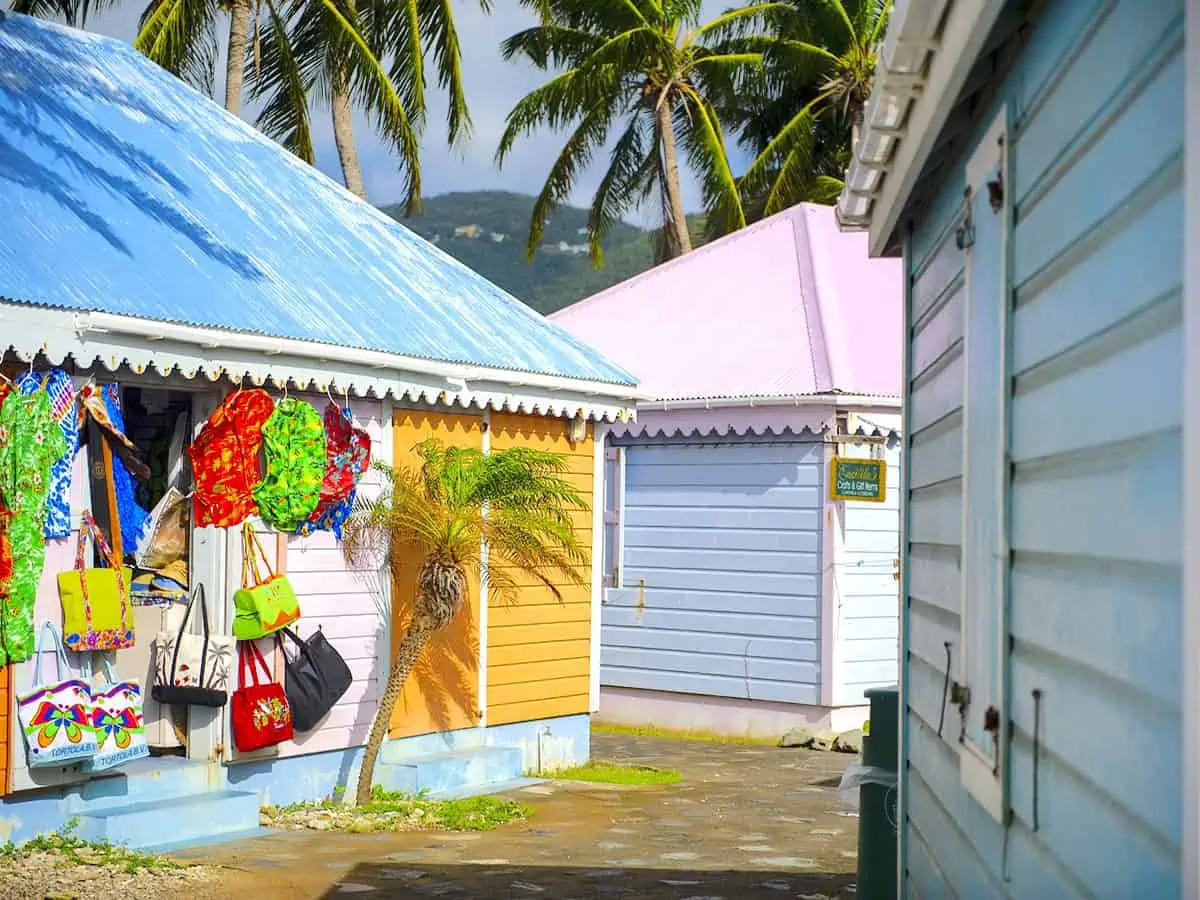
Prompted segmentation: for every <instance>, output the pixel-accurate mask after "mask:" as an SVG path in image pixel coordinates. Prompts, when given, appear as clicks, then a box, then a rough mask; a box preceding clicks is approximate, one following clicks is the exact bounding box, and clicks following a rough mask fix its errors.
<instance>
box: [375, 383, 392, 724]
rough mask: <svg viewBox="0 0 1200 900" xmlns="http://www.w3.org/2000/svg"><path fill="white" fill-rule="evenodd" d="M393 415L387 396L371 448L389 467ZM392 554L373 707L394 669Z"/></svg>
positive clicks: (383, 588)
mask: <svg viewBox="0 0 1200 900" xmlns="http://www.w3.org/2000/svg"><path fill="white" fill-rule="evenodd" d="M393 412H394V404H393V402H392V398H391V397H384V398H383V399H381V400H380V401H379V422H380V425H381V426H382V435H381V437H380V441H379V446H378V447H372V448H371V461H372V462H378V463H383V464H384V465H386V466H391V465H394V464H395V461H396V448H395V442H396V429H395V426H393V424H392V414H393ZM390 555H391V547H390V546H389V547H388V553H387V555H385V556H384V558H383V562H382V563H381V569H380V572H379V641H378V643H377V644H376V645H375V647H376V650H375V652H376V656H377V658H378V672H379V678H378V680H377V681H376V682H375V685H376V687H375V692H376V693H375V696H374V697H372V698H370V701H369V702H371V703H372V704H377V703H378V702H379V698H380V697H381V696H383V689H384V686H385V685H386V684H387V679H388V673H389V672H390V671H391V668H392V573H391V565H390V563H389V562H388V559H389V557H390Z"/></svg>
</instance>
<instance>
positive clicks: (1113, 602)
mask: <svg viewBox="0 0 1200 900" xmlns="http://www.w3.org/2000/svg"><path fill="white" fill-rule="evenodd" d="M1182 48H1183V2H1182V0H1153V2H1145V0H1117V2H1083V0H1057V2H1049V3H1047V4H1046V7H1045V11H1044V13H1043V14H1042V17H1041V20H1040V21H1038V22H1037V23H1036V26H1035V27H1034V28H1033V30H1032V31H1031V32H1030V33H1029V35H1028V43H1027V44H1026V47H1025V49H1024V52H1023V54H1022V57H1021V59H1020V61H1019V62H1018V63H1017V65H1016V68H1015V70H1014V71H1013V72H1012V73H1011V74H1010V75H1009V76H1008V78H1007V80H1006V82H1005V84H1004V85H1003V87H1002V88H1001V91H1000V94H1001V99H1002V100H1004V101H1007V102H1008V103H1009V104H1010V105H1011V107H1010V108H1011V109H1012V110H1013V117H1012V121H1014V122H1015V132H1014V133H1013V138H1012V140H1011V141H1010V145H1011V147H1012V152H1013V153H1014V157H1013V159H1014V162H1013V166H1014V169H1013V171H1014V181H1015V184H1013V185H1011V186H1008V190H1010V191H1011V192H1012V193H1011V196H1012V198H1013V199H1014V201H1015V203H1016V214H1015V223H1016V224H1015V233H1014V235H1013V237H1012V239H1011V247H1012V268H1013V278H1012V282H1013V287H1014V308H1013V311H1012V313H1011V318H1010V326H1009V327H1010V336H1011V355H1012V370H1013V375H1014V379H1013V382H1012V385H1011V391H1012V396H1011V401H1010V402H1011V453H1012V462H1013V469H1012V492H1011V543H1012V571H1011V598H1010V629H1011V645H1010V647H1011V649H1010V654H1009V659H1008V666H1009V671H1010V675H1009V677H1010V679H1011V681H1010V687H1011V698H1012V699H1011V705H1010V708H1009V709H1008V710H1006V711H1005V712H1006V713H1007V715H1008V716H1009V718H1010V719H1011V720H1012V723H1013V731H1014V738H1013V743H1012V749H1011V753H1012V763H1011V777H1012V782H1011V784H1012V807H1013V820H1012V824H1011V826H1010V827H1009V829H1008V834H1007V836H1006V835H1005V833H1004V830H1003V828H1002V826H1001V825H1000V824H999V823H997V822H996V821H995V820H993V819H992V818H991V817H990V816H989V815H988V814H987V813H986V812H985V811H984V810H983V809H982V808H981V807H980V806H979V805H978V804H977V803H976V802H975V801H974V800H973V799H972V798H971V797H970V796H969V795H968V794H967V793H966V792H965V791H964V790H963V789H962V787H961V783H960V779H959V773H958V762H957V736H958V728H959V724H958V715H957V710H956V709H955V708H953V707H951V706H950V705H949V704H945V705H943V697H944V693H943V688H944V680H943V679H944V676H945V666H946V658H945V649H944V644H943V642H947V641H948V642H950V643H951V644H952V645H957V644H958V642H959V640H960V638H959V625H960V612H961V608H962V606H961V604H962V598H961V588H960V581H959V577H960V573H959V558H960V539H961V527H962V525H961V523H962V508H961V499H962V497H961V475H962V451H963V440H962V434H961V430H960V426H961V421H962V409H961V405H962V396H963V359H962V346H963V340H962V339H963V316H962V313H963V306H962V300H963V296H962V280H963V268H962V260H963V255H962V252H961V251H959V250H958V249H957V248H956V247H955V243H954V236H953V229H952V227H951V226H952V220H953V219H954V217H955V215H956V212H957V209H958V207H959V205H960V204H961V197H962V189H963V182H962V177H961V165H960V166H959V168H958V172H957V174H956V175H954V176H953V177H955V178H956V179H957V180H954V181H952V182H948V183H947V184H945V185H943V186H942V188H941V191H942V199H941V201H940V203H939V204H938V205H937V209H936V210H935V211H934V213H933V214H932V215H928V216H926V217H924V218H923V219H922V220H921V221H919V222H918V223H917V229H916V232H915V233H914V235H913V239H912V244H911V254H910V255H911V259H910V272H911V273H912V274H913V283H912V290H911V295H912V296H911V306H910V322H911V329H912V330H911V335H910V339H911V346H910V351H911V352H910V361H911V362H910V371H909V376H910V379H911V380H910V384H909V403H910V406H909V426H908V427H909V437H908V440H909V441H910V450H909V452H910V456H909V459H910V461H911V470H910V477H911V485H910V488H911V491H910V494H909V503H910V507H909V517H910V518H909V522H908V528H909V530H908V535H907V539H908V542H909V548H908V557H907V559H908V579H909V598H908V617H909V618H908V621H909V632H908V646H909V651H910V652H909V657H908V660H907V665H906V673H905V674H906V678H907V681H908V685H907V689H908V692H909V703H910V708H909V712H908V719H907V725H908V767H907V775H906V796H907V808H908V828H907V832H906V835H905V838H906V846H907V853H906V868H907V873H908V880H907V887H908V891H907V893H908V895H909V896H914V897H922V898H925V900H930V898H937V897H959V898H964V900H965V898H970V900H976V898H987V897H999V896H1005V897H1012V898H1028V897H1062V898H1075V897H1078V898H1083V897H1101V898H1108V897H1112V898H1125V897H1134V896H1140V897H1173V896H1178V895H1179V887H1180V883H1179V841H1180V829H1181V807H1180V779H1181V762H1180V725H1179V720H1180V678H1181V641H1182V639H1181V636H1180V634H1181V622H1182V620H1181V600H1180V560H1181V539H1180V530H1179V529H1180V515H1181V509H1180V493H1181V482H1180V478H1181V469H1180V423H1181V408H1182V404H1181V383H1180V379H1181V352H1182V340H1181V334H1180V317H1181V307H1180V293H1181V282H1182V261H1181V252H1182V244H1181V242H1182V237H1181V236H1182V229H1183V210H1182V195H1181V187H1182V163H1181V152H1182V140H1183V136H1182V127H1183V91H1184V76H1183V54H1182ZM994 109H995V107H993V111H994ZM990 118H991V114H990V113H988V112H987V111H986V110H981V115H980V121H981V122H987V121H989V120H990ZM1139 673H1140V674H1139ZM956 674H957V673H956V672H952V675H956ZM1035 688H1037V689H1040V690H1041V691H1042V692H1043V700H1042V713H1041V722H1040V749H1039V757H1040V764H1039V766H1038V768H1039V772H1038V777H1039V794H1040V796H1039V798H1038V817H1039V822H1038V825H1039V829H1038V830H1037V831H1036V832H1035V831H1034V797H1033V792H1034V787H1033V784H1034V762H1033V756H1034V753H1033V751H1034V744H1033V732H1034V702H1033V699H1032V691H1033V690H1034V689H1035ZM943 716H944V718H945V728H944V733H943V735H942V736H941V737H939V736H938V727H939V723H940V722H941V720H942V718H943Z"/></svg>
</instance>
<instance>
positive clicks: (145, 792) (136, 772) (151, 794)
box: [77, 758, 225, 815]
mask: <svg viewBox="0 0 1200 900" xmlns="http://www.w3.org/2000/svg"><path fill="white" fill-rule="evenodd" d="M224 774H225V773H224V772H223V771H222V766H221V764H220V763H210V762H199V761H196V760H189V759H174V758H172V759H154V758H150V759H139V760H136V761H134V762H131V763H126V764H125V765H123V766H121V767H120V768H119V769H116V770H114V771H113V772H111V773H107V772H106V773H104V774H102V775H98V776H96V777H95V778H93V779H92V780H90V781H88V782H86V783H84V784H82V785H80V786H79V800H80V802H81V808H80V809H78V810H77V812H78V813H79V814H81V815H82V814H85V813H86V812H87V810H88V808H89V807H92V806H97V805H100V806H113V805H115V804H116V803H118V802H119V801H120V800H122V799H127V800H129V802H131V803H138V802H142V801H147V800H154V799H157V798H159V797H163V798H171V797H181V796H184V795H185V794H203V793H206V792H208V791H211V790H219V789H220V788H221V787H222V786H223V784H224V781H225V779H224Z"/></svg>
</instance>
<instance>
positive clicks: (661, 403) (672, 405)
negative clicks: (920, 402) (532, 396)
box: [637, 394, 901, 412]
mask: <svg viewBox="0 0 1200 900" xmlns="http://www.w3.org/2000/svg"><path fill="white" fill-rule="evenodd" d="M900 404H901V399H900V398H899V397H889V396H886V395H884V394H785V395H782V396H778V397H742V398H740V399H738V398H736V397H734V398H724V397H723V398H720V399H707V400H706V399H704V398H701V399H699V400H652V401H649V402H641V403H638V405H637V408H638V411H639V412H668V411H670V410H674V409H730V408H733V407H748V408H751V409H756V408H762V407H770V408H777V407H781V406H792V407H802V406H835V407H837V408H839V409H868V408H877V407H880V406H887V407H895V408H896V409H899V408H900Z"/></svg>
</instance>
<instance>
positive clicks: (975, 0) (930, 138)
mask: <svg viewBox="0 0 1200 900" xmlns="http://www.w3.org/2000/svg"><path fill="white" fill-rule="evenodd" d="M946 5H947V4H946V0H909V2H908V3H906V4H903V6H901V4H897V10H896V11H895V13H894V14H893V16H892V19H891V22H890V23H889V25H888V34H887V37H886V38H885V40H884V47H883V50H882V52H881V54H880V72H879V73H878V74H877V76H876V83H875V87H874V88H873V89H872V91H871V97H870V99H869V100H868V101H867V110H866V120H865V121H864V124H863V130H862V133H861V134H860V135H859V139H858V145H857V146H856V147H855V148H854V158H853V159H852V160H851V163H850V169H849V171H848V172H847V175H846V188H845V190H844V191H843V192H842V196H841V197H840V198H839V199H838V204H837V212H838V222H839V224H840V225H841V226H842V227H843V228H845V229H847V230H854V229H858V230H862V229H867V230H868V231H869V233H870V240H869V248H870V254H871V256H881V255H882V254H883V252H884V250H885V249H886V247H887V243H888V239H889V238H890V237H891V235H892V232H893V231H894V230H895V228H896V226H897V224H898V221H899V218H900V213H901V211H902V210H903V208H904V205H905V203H906V201H907V200H908V197H909V195H910V194H911V193H912V190H913V188H914V187H915V186H916V181H917V178H918V177H919V176H920V173H921V169H922V167H923V166H924V165H925V162H926V160H928V158H929V155H930V153H932V152H933V147H934V144H935V142H936V141H937V138H938V135H939V134H940V133H941V130H942V127H943V126H944V125H945V124H946V120H947V118H948V117H949V115H950V112H951V110H952V109H953V107H954V104H955V101H957V99H958V94H959V92H960V91H961V90H962V87H963V85H964V84H965V83H966V80H967V76H968V75H969V74H970V71H971V68H972V66H974V64H975V60H976V58H977V56H978V55H979V53H980V51H981V50H982V49H983V46H984V43H985V42H986V41H987V39H988V36H989V35H990V34H991V31H992V27H993V26H994V25H995V24H996V20H997V19H998V18H999V16H1000V13H1001V11H1002V9H1003V6H1004V4H1003V3H1001V2H998V0H952V2H951V3H950V4H949V10H948V11H947V12H946V15H945V25H944V27H943V28H942V31H941V35H940V38H939V39H938V40H937V41H936V42H933V41H932V40H931V38H932V37H933V36H932V35H931V34H930V35H925V36H924V38H925V39H922V36H921V35H920V34H919V33H918V32H919V30H926V27H927V26H928V27H933V26H936V24H937V22H938V21H939V19H940V14H941V10H942V8H943V7H945V6H946ZM914 23H921V26H920V29H918V28H917V26H916V25H914ZM929 23H932V26H930V25H929ZM906 30H911V31H913V32H914V34H913V35H912V36H911V37H910V38H907V39H906V38H905V37H904V36H903V34H902V33H903V32H904V31H906ZM913 53H916V54H921V55H925V54H927V55H928V61H927V64H926V66H925V74H924V78H923V79H921V83H920V86H919V88H918V89H916V90H914V88H913V85H912V84H910V83H909V81H910V80H911V78H910V76H911V74H912V73H911V72H910V71H908V70H909V68H910V66H909V65H903V68H900V69H896V66H897V65H902V61H903V60H904V59H905V57H910V58H911V56H912V54H913ZM891 72H895V74H896V75H897V76H901V75H902V76H904V77H903V78H900V77H897V78H889V73H891ZM905 107H907V115H904V116H903V120H902V121H901V122H883V121H880V120H881V119H894V118H895V114H896V110H898V109H904V108H905ZM893 146H894V149H892V148H893ZM867 151H869V152H867ZM883 152H888V153H889V158H888V160H887V162H884V161H883V160H882V158H881V156H880V154H881V153H883ZM863 153H866V154H867V155H866V156H864V155H862V154H863Z"/></svg>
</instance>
